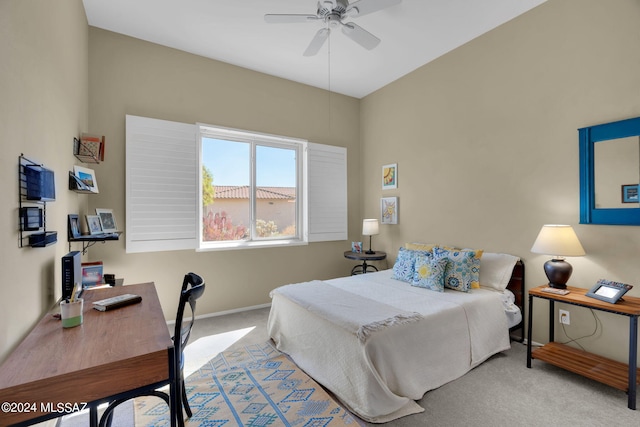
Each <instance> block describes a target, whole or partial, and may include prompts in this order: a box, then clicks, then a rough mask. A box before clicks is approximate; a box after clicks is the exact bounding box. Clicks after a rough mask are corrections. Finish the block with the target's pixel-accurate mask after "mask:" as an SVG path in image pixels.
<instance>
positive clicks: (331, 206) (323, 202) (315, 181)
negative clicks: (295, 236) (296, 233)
mask: <svg viewBox="0 0 640 427" xmlns="http://www.w3.org/2000/svg"><path fill="white" fill-rule="evenodd" d="M307 165H308V181H307V183H308V184H307V188H308V217H309V218H308V221H309V223H308V224H309V225H308V226H309V234H308V240H309V242H323V241H331V240H347V149H346V148H344V147H334V146H331V145H322V144H314V143H311V142H310V143H308V145H307Z"/></svg>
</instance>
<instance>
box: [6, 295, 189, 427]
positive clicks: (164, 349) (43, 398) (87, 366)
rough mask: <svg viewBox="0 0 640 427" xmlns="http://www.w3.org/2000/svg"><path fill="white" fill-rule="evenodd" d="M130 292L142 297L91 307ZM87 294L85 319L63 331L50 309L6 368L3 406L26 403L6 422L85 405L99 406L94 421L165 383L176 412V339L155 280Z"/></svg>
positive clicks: (33, 419)
mask: <svg viewBox="0 0 640 427" xmlns="http://www.w3.org/2000/svg"><path fill="white" fill-rule="evenodd" d="M125 293H131V294H137V295H140V296H142V302H140V303H138V304H134V305H130V306H127V307H122V308H119V309H116V310H112V311H107V312H100V311H97V310H94V309H93V308H92V302H93V301H97V300H100V299H104V298H109V297H112V296H115V295H121V294H125ZM82 297H83V299H84V311H83V312H84V321H83V324H82V325H80V326H77V327H75V328H70V329H63V328H62V324H61V321H60V320H58V319H55V318H54V317H53V316H52V313H47V314H46V315H45V316H44V317H43V318H42V319H41V320H40V322H39V323H38V324H37V325H36V326H35V327H34V329H33V330H32V331H31V332H30V333H29V335H27V337H26V338H25V339H24V341H22V343H20V345H19V346H18V347H17V348H16V349H15V350H14V351H13V353H11V354H10V355H9V358H8V359H7V360H6V361H5V362H4V363H3V364H2V366H0V404H2V403H3V402H15V403H16V404H18V405H22V406H17V407H14V410H15V412H12V411H9V412H7V411H6V410H5V411H3V410H0V425H2V426H6V425H13V424H18V425H29V424H31V423H33V422H36V421H37V422H39V421H43V420H46V419H51V418H56V417H59V416H61V415H63V414H65V413H69V412H74V411H75V410H76V409H83V407H87V408H88V407H93V408H94V409H93V410H92V411H91V422H92V425H96V424H97V411H96V410H95V407H96V406H97V405H98V404H100V403H103V402H108V401H111V400H112V399H113V398H114V397H126V396H129V395H131V394H133V393H137V392H140V391H142V390H145V389H155V388H157V387H159V386H162V385H165V384H171V402H172V405H171V406H172V408H171V411H172V413H173V414H176V413H177V412H176V409H175V408H176V407H177V406H176V402H177V401H176V400H175V399H176V398H177V393H175V391H174V387H175V386H174V384H175V382H174V381H173V379H174V378H175V372H176V365H175V356H174V352H173V341H172V339H171V336H170V334H169V329H168V328H167V324H166V322H165V319H164V315H163V313H162V309H161V307H160V301H159V300H158V295H157V293H156V290H155V286H154V284H153V283H143V284H139V285H130V286H117V287H113V288H106V289H96V290H87V291H85V292H84V294H83V296H82ZM60 404H62V405H63V406H62V408H60ZM76 404H77V405H76ZM74 406H75V407H74ZM4 409H6V408H4ZM173 422H175V417H174V420H173ZM173 422H172V425H173Z"/></svg>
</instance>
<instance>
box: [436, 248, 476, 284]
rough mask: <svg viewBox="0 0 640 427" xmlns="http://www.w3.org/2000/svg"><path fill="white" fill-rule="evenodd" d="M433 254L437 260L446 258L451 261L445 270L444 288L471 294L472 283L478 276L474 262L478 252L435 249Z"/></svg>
mask: <svg viewBox="0 0 640 427" xmlns="http://www.w3.org/2000/svg"><path fill="white" fill-rule="evenodd" d="M433 254H434V257H435V258H436V259H441V258H446V259H447V260H448V261H449V262H448V263H447V267H446V269H445V277H444V287H445V288H449V289H453V290H454V291H462V292H469V289H470V288H471V282H472V281H474V279H475V277H476V276H477V274H478V271H477V267H476V265H475V260H474V258H475V257H476V252H475V251H469V250H464V251H463V250H457V249H454V250H449V249H445V248H441V247H435V248H433ZM475 280H477V279H475Z"/></svg>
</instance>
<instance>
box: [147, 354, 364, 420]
mask: <svg viewBox="0 0 640 427" xmlns="http://www.w3.org/2000/svg"><path fill="white" fill-rule="evenodd" d="M186 384H187V397H188V399H189V404H190V406H191V410H192V411H193V416H192V417H191V418H190V419H188V420H187V421H186V425H188V426H192V427H221V426H236V425H237V426H251V427H253V426H309V427H312V426H313V427H320V426H327V427H334V426H335V427H338V426H350V427H353V426H358V425H359V422H358V421H357V420H356V418H355V417H354V416H352V415H351V413H350V412H349V411H347V410H346V409H345V408H344V407H343V406H342V405H340V404H339V403H337V402H336V401H335V400H334V399H333V398H332V397H331V396H330V395H329V394H328V393H327V392H326V391H325V390H324V389H323V388H322V387H321V386H320V385H318V384H317V383H316V382H315V381H314V380H312V379H311V378H310V377H309V376H307V375H306V374H305V373H304V372H303V371H302V370H300V369H299V368H298V367H297V366H296V365H295V364H294V363H293V362H291V360H290V359H289V358H288V357H287V356H286V355H284V354H282V353H280V352H279V351H278V350H276V349H275V348H274V347H273V346H272V345H271V344H270V343H269V342H266V343H263V344H254V345H249V346H245V347H243V348H240V349H238V350H235V351H227V352H222V353H220V354H218V355H217V356H216V357H214V358H213V359H211V360H210V361H209V362H208V363H206V364H204V365H203V366H202V367H201V368H200V369H199V370H198V371H196V372H194V373H193V374H191V375H190V376H189V377H187V379H186ZM135 416H136V422H135V425H136V426H147V427H160V426H169V425H170V424H169V409H168V408H167V405H166V404H165V403H164V402H163V401H161V400H159V399H157V398H153V397H150V398H146V397H145V398H137V399H135Z"/></svg>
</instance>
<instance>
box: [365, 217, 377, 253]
mask: <svg viewBox="0 0 640 427" xmlns="http://www.w3.org/2000/svg"><path fill="white" fill-rule="evenodd" d="M379 232H380V230H379V228H378V220H377V219H364V220H362V235H363V236H369V250H368V251H365V254H373V253H375V252H374V251H372V250H371V236H373V235H374V234H378V233H379Z"/></svg>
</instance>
